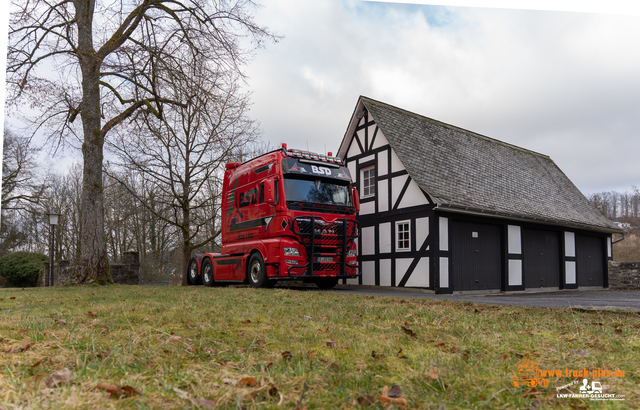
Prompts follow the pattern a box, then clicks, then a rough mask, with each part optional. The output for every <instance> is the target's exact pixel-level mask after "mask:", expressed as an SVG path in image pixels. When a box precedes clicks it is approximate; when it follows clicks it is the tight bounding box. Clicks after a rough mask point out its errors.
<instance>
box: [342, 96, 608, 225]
mask: <svg viewBox="0 0 640 410" xmlns="http://www.w3.org/2000/svg"><path fill="white" fill-rule="evenodd" d="M364 109H366V110H367V111H368V112H369V115H370V116H371V117H372V118H373V119H374V121H375V122H376V124H377V125H378V127H379V128H380V129H381V130H382V132H383V134H384V136H385V137H386V139H387V141H388V142H389V145H390V146H391V148H392V149H393V151H394V152H395V153H396V154H397V156H398V157H399V158H400V160H401V161H402V164H403V165H404V167H405V168H406V169H407V171H408V172H409V174H410V175H411V177H412V178H413V179H414V180H415V181H416V182H417V183H418V185H419V186H420V188H422V189H423V190H424V191H425V192H427V193H428V195H429V196H430V197H431V198H432V199H433V200H434V202H435V203H436V205H437V206H438V207H440V208H449V209H451V210H458V211H466V212H483V213H487V214H495V215H499V216H507V217H517V218H525V219H535V220H541V221H543V222H544V221H548V222H554V223H563V224H568V225H572V226H578V227H580V226H582V227H587V228H591V229H593V228H595V229H598V230H604V231H608V232H614V231H615V232H617V231H619V228H618V227H617V226H616V225H615V224H614V223H613V222H612V221H610V220H608V219H607V218H605V217H604V216H602V215H601V214H600V212H598V211H597V210H596V209H595V208H594V207H593V206H592V205H591V203H590V202H589V201H588V200H587V198H585V197H584V195H582V193H581V192H580V191H579V190H578V188H577V187H576V186H575V185H574V184H573V183H572V182H571V181H570V180H569V178H568V177H567V176H566V175H565V174H564V173H563V172H562V171H561V170H560V168H558V166H557V165H556V164H555V163H554V162H553V161H552V160H551V158H549V157H548V156H546V155H542V154H539V153H537V152H533V151H530V150H527V149H524V148H520V147H517V146H515V145H511V144H507V143H504V142H502V141H498V140H495V139H492V138H489V137H486V136H483V135H480V134H476V133H474V132H471V131H468V130H465V129H462V128H458V127H455V126H452V125H449V124H445V123H442V122H440V121H436V120H433V119H431V118H427V117H424V116H421V115H418V114H415V113H412V112H409V111H406V110H403V109H400V108H397V107H394V106H391V105H388V104H385V103H382V102H379V101H376V100H373V99H370V98H367V97H360V99H359V100H358V104H357V105H356V109H355V110H354V113H353V115H352V118H351V122H350V124H349V127H348V128H347V133H346V134H345V138H344V139H343V141H342V144H341V146H340V150H339V155H341V156H344V155H345V154H346V148H347V147H348V145H349V143H350V140H351V138H352V136H353V133H354V132H355V128H356V127H357V124H358V122H359V118H358V116H360V115H361V113H362V110H364Z"/></svg>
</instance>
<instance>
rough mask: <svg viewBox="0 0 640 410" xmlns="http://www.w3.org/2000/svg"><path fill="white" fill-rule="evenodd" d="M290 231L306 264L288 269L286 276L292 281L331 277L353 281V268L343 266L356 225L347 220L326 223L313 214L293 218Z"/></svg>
mask: <svg viewBox="0 0 640 410" xmlns="http://www.w3.org/2000/svg"><path fill="white" fill-rule="evenodd" d="M290 229H291V232H293V233H294V234H295V235H296V236H297V237H298V240H299V241H300V243H301V244H302V245H304V247H305V250H306V252H307V257H308V260H307V263H306V264H304V265H295V266H290V267H289V268H288V270H287V274H288V275H289V276H290V277H292V278H296V279H308V278H321V277H333V278H338V279H353V278H358V277H359V276H360V275H359V274H358V273H357V265H356V264H353V265H349V264H347V252H348V251H349V250H350V249H351V248H352V246H353V244H354V241H355V239H356V238H357V237H358V222H357V221H355V220H353V219H348V218H338V219H335V220H332V221H326V220H325V219H324V218H322V217H320V216H317V215H305V216H298V217H296V218H293V220H292V221H291V227H290Z"/></svg>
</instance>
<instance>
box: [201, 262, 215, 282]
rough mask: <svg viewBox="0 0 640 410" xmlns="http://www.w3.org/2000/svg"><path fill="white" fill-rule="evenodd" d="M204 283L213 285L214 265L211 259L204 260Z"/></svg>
mask: <svg viewBox="0 0 640 410" xmlns="http://www.w3.org/2000/svg"><path fill="white" fill-rule="evenodd" d="M202 284H203V285H204V286H209V287H211V286H213V266H212V265H211V261H210V260H209V259H205V260H204V262H202Z"/></svg>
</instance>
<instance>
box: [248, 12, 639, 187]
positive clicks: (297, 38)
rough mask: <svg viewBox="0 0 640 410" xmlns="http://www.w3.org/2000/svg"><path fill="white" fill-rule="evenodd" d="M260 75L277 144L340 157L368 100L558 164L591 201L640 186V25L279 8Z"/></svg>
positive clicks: (261, 105) (263, 107)
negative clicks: (639, 158)
mask: <svg viewBox="0 0 640 410" xmlns="http://www.w3.org/2000/svg"><path fill="white" fill-rule="evenodd" d="M256 19H257V21H258V22H259V23H261V24H266V25H268V26H269V27H270V28H271V29H272V30H273V31H275V32H277V33H278V34H281V35H284V36H285V38H284V39H283V40H282V41H281V42H279V43H278V44H275V45H267V46H266V48H265V49H261V50H259V51H258V55H257V58H256V59H255V60H254V62H253V63H252V64H251V66H250V67H249V68H248V74H249V76H250V81H249V85H250V87H251V89H252V90H253V92H254V95H253V101H254V106H253V109H252V115H253V116H254V118H256V119H258V120H259V121H260V122H261V124H262V128H263V130H264V134H265V138H266V139H268V140H270V141H272V142H273V143H279V142H287V143H289V146H291V147H300V148H303V149H305V148H307V144H308V146H309V149H311V150H314V151H320V152H322V151H325V146H326V150H327V151H335V150H336V149H337V147H338V146H339V144H340V141H341V140H342V137H343V135H344V132H345V129H346V127H347V123H348V121H349V118H350V116H351V114H352V112H353V109H354V107H355V103H356V101H357V98H358V96H359V95H366V96H369V97H372V98H375V99H379V100H381V101H384V102H387V103H390V104H393V105H397V106H399V107H402V108H405V109H408V110H411V111H414V112H417V113H419V114H422V115H425V116H428V117H431V118H435V119H438V120H441V121H444V122H448V123H451V124H453V125H456V126H460V127H463V128H466V129H470V130H472V131H476V132H479V133H482V134H485V135H487V136H490V137H493V138H497V139H500V140H503V141H506V142H509V143H513V144H516V145H520V146H523V147H525V148H529V149H533V150H535V151H539V152H542V153H544V154H547V155H550V156H551V157H552V158H553V159H554V160H555V161H556V163H558V165H559V166H560V167H561V168H562V169H563V170H564V171H565V173H567V175H568V176H569V177H570V178H571V179H572V180H573V181H574V182H575V183H576V185H578V187H579V188H581V189H582V190H583V191H584V192H586V193H590V192H595V191H598V190H605V189H607V190H608V189H627V188H629V187H630V185H631V184H638V183H639V182H638V181H640V167H637V166H635V161H636V159H635V158H634V157H635V154H634V152H638V150H639V149H640V138H637V131H636V130H638V129H640V115H638V114H640V98H638V95H640V92H639V91H640V76H638V75H637V73H638V72H640V49H639V48H638V47H637V46H636V45H634V41H635V40H636V39H638V38H640V24H638V23H640V21H639V20H640V19H639V18H638V17H629V16H615V15H597V14H587V13H564V12H543V11H521V10H496V9H472V8H446V7H438V6H420V5H400V4H386V3H375V2H359V1H347V0H345V1H338V0H328V1H322V2H308V1H304V2H297V1H286V0H271V1H269V2H268V4H266V5H265V7H264V8H262V9H261V10H260V11H259V13H258V15H257V16H256Z"/></svg>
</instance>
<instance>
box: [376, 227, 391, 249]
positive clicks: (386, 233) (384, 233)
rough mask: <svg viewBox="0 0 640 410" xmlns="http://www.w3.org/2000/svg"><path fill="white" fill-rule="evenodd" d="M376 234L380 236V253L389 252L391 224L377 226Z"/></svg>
mask: <svg viewBox="0 0 640 410" xmlns="http://www.w3.org/2000/svg"><path fill="white" fill-rule="evenodd" d="M378 234H379V235H380V243H379V244H378V246H379V249H380V253H389V252H391V239H392V238H391V223H390V222H385V223H382V224H380V225H379V226H378Z"/></svg>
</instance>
